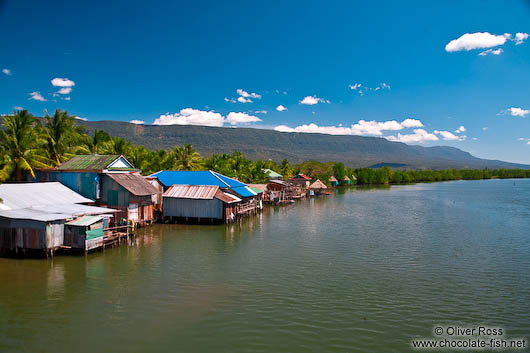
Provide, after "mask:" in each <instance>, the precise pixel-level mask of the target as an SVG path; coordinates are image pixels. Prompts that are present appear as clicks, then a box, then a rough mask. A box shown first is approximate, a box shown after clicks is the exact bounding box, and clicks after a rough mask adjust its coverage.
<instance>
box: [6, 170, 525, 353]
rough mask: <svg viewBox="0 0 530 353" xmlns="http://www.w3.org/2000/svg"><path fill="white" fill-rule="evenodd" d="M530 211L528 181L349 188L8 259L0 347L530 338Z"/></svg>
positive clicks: (156, 347)
mask: <svg viewBox="0 0 530 353" xmlns="http://www.w3.org/2000/svg"><path fill="white" fill-rule="evenodd" d="M529 216H530V180H517V181H515V184H514V181H513V180H490V181H467V182H466V181H459V182H450V183H436V184H418V185H411V186H399V187H391V188H383V189H351V190H342V191H340V192H337V193H336V194H335V195H332V196H329V197H324V198H320V199H316V200H308V201H302V202H298V203H296V204H294V205H290V206H286V207H281V208H268V209H267V210H265V211H264V212H263V213H262V214H261V215H259V216H257V217H255V218H252V219H249V220H246V221H244V222H242V223H241V224H232V225H226V226H225V225H220V226H196V225H194V226H186V225H156V226H153V227H149V228H144V229H141V230H139V231H138V232H137V234H138V237H137V244H136V245H135V246H133V247H121V248H115V249H107V250H105V252H99V253H94V254H90V255H89V256H87V257H84V256H81V257H68V256H62V257H56V258H55V259H53V260H14V259H0V280H1V289H0V352H54V353H61V352H147V351H148V352H216V353H218V352H354V351H359V352H405V351H411V350H412V348H411V345H410V342H411V340H412V339H413V338H415V337H432V330H433V327H434V326H437V325H440V324H442V325H458V326H470V325H477V324H488V325H491V326H500V327H503V328H505V330H506V331H507V335H508V336H515V337H530V334H529V331H530V304H529V303H530V272H529V270H530V217H529Z"/></svg>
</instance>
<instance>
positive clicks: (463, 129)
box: [455, 125, 466, 134]
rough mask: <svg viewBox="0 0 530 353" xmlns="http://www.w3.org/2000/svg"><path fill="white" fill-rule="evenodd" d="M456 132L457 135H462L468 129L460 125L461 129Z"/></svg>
mask: <svg viewBox="0 0 530 353" xmlns="http://www.w3.org/2000/svg"><path fill="white" fill-rule="evenodd" d="M455 132H456V133H457V134H460V133H462V132H466V128H465V127H464V125H460V127H459V128H458V129H456V130H455Z"/></svg>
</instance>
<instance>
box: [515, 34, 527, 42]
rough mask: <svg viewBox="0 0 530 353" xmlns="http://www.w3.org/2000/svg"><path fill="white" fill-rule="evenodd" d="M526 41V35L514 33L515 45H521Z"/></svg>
mask: <svg viewBox="0 0 530 353" xmlns="http://www.w3.org/2000/svg"><path fill="white" fill-rule="evenodd" d="M527 39H528V33H521V32H518V33H515V39H514V40H515V45H519V44H522V43H523V42H524V41H525V40H527Z"/></svg>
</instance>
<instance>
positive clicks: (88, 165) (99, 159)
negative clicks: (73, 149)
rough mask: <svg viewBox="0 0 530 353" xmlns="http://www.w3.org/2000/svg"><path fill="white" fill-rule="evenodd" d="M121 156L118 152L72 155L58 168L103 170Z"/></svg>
mask: <svg viewBox="0 0 530 353" xmlns="http://www.w3.org/2000/svg"><path fill="white" fill-rule="evenodd" d="M120 157H121V156H120V155H118V154H108V155H96V154H88V155H78V156H75V157H72V158H71V159H69V160H67V161H66V162H64V163H62V164H61V165H59V166H58V167H57V169H58V170H85V169H86V170H102V169H106V168H107V167H108V166H109V164H111V163H112V162H114V161H115V160H116V159H118V158H120Z"/></svg>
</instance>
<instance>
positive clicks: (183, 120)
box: [131, 108, 261, 127]
mask: <svg viewBox="0 0 530 353" xmlns="http://www.w3.org/2000/svg"><path fill="white" fill-rule="evenodd" d="M258 121H261V119H260V118H258V117H257V116H254V115H249V114H247V113H240V112H230V113H228V115H227V116H226V117H224V116H223V115H221V114H219V113H216V112H214V111H204V110H198V109H193V108H185V109H182V110H181V111H180V112H178V113H174V114H170V113H166V114H162V115H160V117H159V118H157V119H155V121H154V122H153V125H202V126H217V127H221V126H223V124H225V123H229V124H230V125H238V124H250V123H255V122H258ZM131 123H133V121H131ZM142 123H143V122H142Z"/></svg>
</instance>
